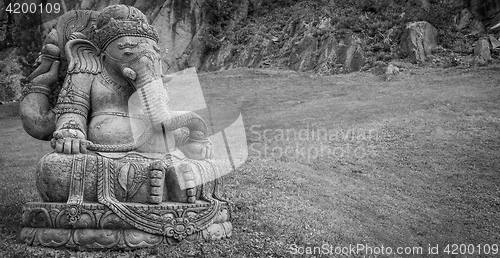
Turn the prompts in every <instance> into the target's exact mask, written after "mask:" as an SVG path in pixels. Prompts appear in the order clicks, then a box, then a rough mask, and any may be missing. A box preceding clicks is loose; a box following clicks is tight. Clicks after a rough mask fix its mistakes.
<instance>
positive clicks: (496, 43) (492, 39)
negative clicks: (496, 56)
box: [488, 35, 500, 49]
mask: <svg viewBox="0 0 500 258" xmlns="http://www.w3.org/2000/svg"><path fill="white" fill-rule="evenodd" d="M488 39H489V41H490V45H491V49H497V48H499V47H500V41H499V40H498V39H496V38H495V37H493V36H491V35H489V36H488Z"/></svg>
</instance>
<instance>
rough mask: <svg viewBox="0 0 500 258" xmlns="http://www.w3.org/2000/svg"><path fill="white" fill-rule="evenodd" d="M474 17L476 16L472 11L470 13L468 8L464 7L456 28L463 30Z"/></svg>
mask: <svg viewBox="0 0 500 258" xmlns="http://www.w3.org/2000/svg"><path fill="white" fill-rule="evenodd" d="M473 18H474V16H473V15H472V13H470V12H469V10H468V9H467V8H464V9H463V10H462V11H461V12H460V16H459V19H458V23H457V24H456V25H455V27H456V29H457V30H463V29H465V28H467V27H469V25H470V24H471V22H472V19H473Z"/></svg>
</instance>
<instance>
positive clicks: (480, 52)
mask: <svg viewBox="0 0 500 258" xmlns="http://www.w3.org/2000/svg"><path fill="white" fill-rule="evenodd" d="M474 56H475V59H476V61H477V62H478V63H480V64H482V63H486V62H488V61H490V60H491V59H492V58H491V48H490V41H489V40H488V39H486V38H482V39H479V40H478V41H477V42H476V46H475V47H474Z"/></svg>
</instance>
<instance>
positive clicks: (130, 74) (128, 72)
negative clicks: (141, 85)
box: [122, 67, 137, 81]
mask: <svg viewBox="0 0 500 258" xmlns="http://www.w3.org/2000/svg"><path fill="white" fill-rule="evenodd" d="M122 73H123V75H124V76H125V77H127V78H129V79H130V80H132V81H135V78H137V73H136V72H135V71H134V70H132V69H131V68H129V67H125V68H123V70H122Z"/></svg>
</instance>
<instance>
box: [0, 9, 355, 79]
mask: <svg viewBox="0 0 500 258" xmlns="http://www.w3.org/2000/svg"><path fill="white" fill-rule="evenodd" d="M41 1H42V0H31V1H30V3H36V4H38V3H39V2H41ZM225 2H227V3H225ZM223 3H225V4H226V9H221V8H223V7H221V6H220V5H221V4H223ZM262 3H263V2H262V1H259V0H237V1H232V2H231V1H214V0H189V1H187V0H156V1H140V0H104V1H97V0H66V1H64V4H63V6H62V7H61V12H60V13H59V14H55V13H52V14H42V16H41V23H42V25H41V30H42V32H43V35H47V34H48V33H49V32H50V30H51V29H53V28H54V27H55V25H56V23H57V19H58V16H60V15H61V14H63V13H64V12H67V11H70V10H74V9H82V10H96V11H99V10H102V9H103V8H104V7H106V6H108V5H112V4H127V5H132V6H135V7H137V8H138V9H139V10H141V11H142V12H144V13H145V14H146V15H147V16H148V17H149V19H150V23H151V24H152V25H153V26H155V28H156V29H157V30H158V32H159V34H160V45H161V46H162V47H163V48H164V49H163V50H164V51H162V52H163V60H164V70H165V72H167V73H171V72H175V71H178V70H181V69H185V68H187V67H196V68H197V69H198V70H202V71H213V70H220V69H228V68H231V67H266V66H268V65H269V59H271V58H274V57H276V56H279V57H280V58H281V61H282V62H281V65H282V66H286V67H287V68H290V69H293V70H297V71H311V70H312V71H316V72H320V73H325V74H332V73H339V72H350V71H357V70H359V69H360V68H361V67H362V66H363V63H364V56H363V51H362V47H361V44H362V42H361V40H360V38H359V37H356V36H345V37H338V36H335V35H333V34H331V33H330V32H331V28H328V26H329V24H328V23H318V24H309V23H305V22H301V21H300V20H299V19H291V20H290V21H289V25H288V26H286V28H284V31H283V33H282V35H281V37H280V38H279V39H278V38H275V37H266V36H265V37H262V35H260V36H259V35H254V36H253V37H250V38H249V40H248V42H246V47H245V48H241V46H235V45H234V44H233V43H232V42H231V41H230V40H225V38H224V37H223V38H214V37H210V36H212V35H210V30H213V28H214V24H215V23H217V22H219V23H220V22H221V21H220V19H221V17H220V16H221V15H224V17H222V18H223V19H225V21H224V24H223V26H220V24H219V27H218V28H219V29H221V28H222V29H223V30H224V31H232V30H233V29H234V28H235V27H237V25H238V24H239V23H240V22H241V21H243V20H245V19H246V18H247V15H248V13H249V10H250V9H251V10H258V9H259V8H261V5H262ZM0 8H1V7H0ZM217 12H218V13H217ZM225 12H230V13H225ZM0 14H1V16H0V20H1V19H3V20H4V21H5V22H4V23H10V24H16V23H19V22H20V19H21V16H20V15H10V14H8V13H6V12H5V6H3V11H2V12H0ZM217 19H219V20H217ZM224 31H219V32H218V34H219V35H222V34H224ZM3 35H4V37H3V39H2V37H0V41H1V40H4V41H5V40H8V38H6V37H5V35H6V33H3ZM213 44H216V45H217V46H215V47H213V46H211V45H213ZM7 45H8V44H7ZM207 45H208V46H207ZM214 50H216V51H214Z"/></svg>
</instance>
